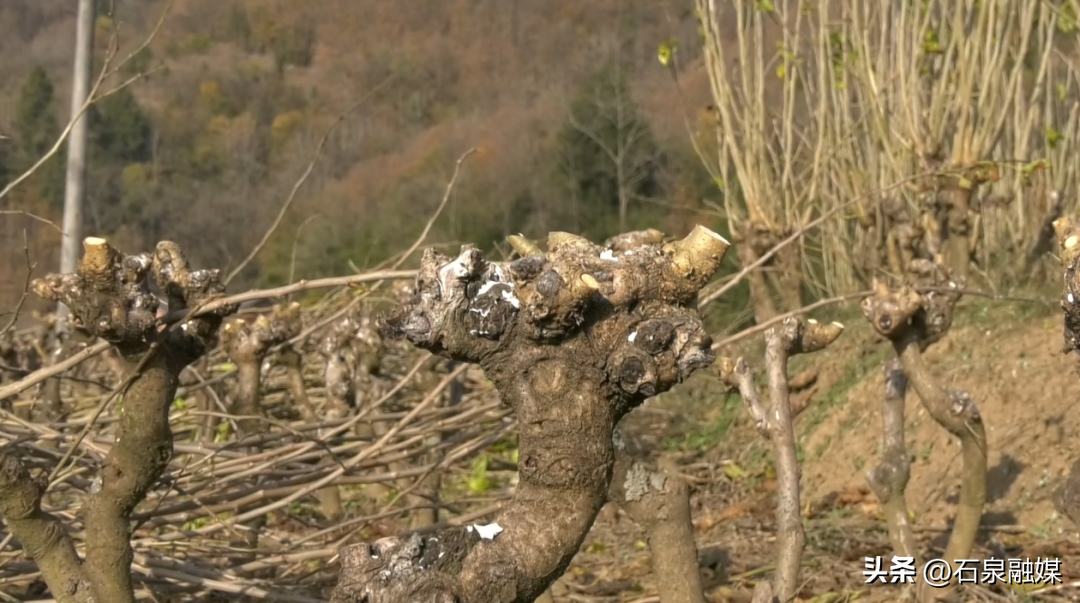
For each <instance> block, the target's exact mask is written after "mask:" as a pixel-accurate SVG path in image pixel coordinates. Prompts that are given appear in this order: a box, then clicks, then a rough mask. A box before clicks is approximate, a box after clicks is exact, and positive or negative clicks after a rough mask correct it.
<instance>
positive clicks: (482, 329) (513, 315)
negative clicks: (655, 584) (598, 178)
mask: <svg viewBox="0 0 1080 603" xmlns="http://www.w3.org/2000/svg"><path fill="white" fill-rule="evenodd" d="M727 247H728V244H727V242H726V241H724V240H723V239H722V238H721V237H719V236H718V235H716V234H715V233H712V232H710V231H708V230H706V229H704V228H702V227H700V226H699V227H697V228H695V229H694V231H693V232H692V233H691V234H690V235H689V236H688V237H687V238H686V239H683V240H682V241H678V242H675V243H670V244H667V245H663V246H650V247H641V248H638V249H635V250H633V251H632V254H630V253H623V254H620V255H618V256H615V257H611V258H610V260H608V259H604V258H603V257H602V254H604V252H605V250H604V249H603V248H601V247H599V246H597V245H594V244H592V243H590V242H588V241H587V240H585V239H583V238H581V237H577V236H574V235H570V234H567V233H551V234H550V235H548V251H547V253H546V254H544V255H533V256H528V257H525V258H522V259H520V260H516V261H514V262H509V263H503V264H498V263H490V262H487V261H485V260H484V259H483V257H482V255H481V253H480V251H479V250H477V249H475V248H473V247H471V246H466V247H464V248H463V249H462V251H461V254H460V255H459V256H458V257H457V259H451V258H448V257H445V256H443V255H441V254H439V253H437V252H436V251H434V250H433V249H428V250H427V251H425V253H424V257H423V259H422V260H421V268H420V274H419V275H418V276H417V280H416V283H417V292H416V295H415V297H414V298H413V299H412V300H411V303H410V304H408V305H406V306H404V307H403V308H402V309H400V310H399V311H397V312H395V313H394V314H392V315H390V316H388V317H386V319H385V322H384V323H383V325H384V327H383V331H384V333H385V334H386V335H388V336H390V337H395V338H401V337H406V338H408V339H409V340H410V341H412V342H413V343H414V344H415V345H417V346H418V347H421V348H424V349H428V350H430V351H432V352H434V353H437V354H439V355H442V356H444V357H448V358H452V359H455V360H459V361H463V362H477V363H479V364H480V366H481V367H482V368H483V369H484V372H485V374H486V376H487V377H488V378H489V379H491V381H492V382H493V383H494V384H495V387H496V388H497V389H498V391H499V393H500V395H501V397H502V400H503V402H504V403H505V404H507V405H508V406H510V407H511V408H513V409H514V411H515V412H516V413H517V418H518V422H519V424H520V426H521V427H520V434H519V459H520V460H519V469H518V472H519V478H520V481H519V483H518V487H517V489H516V491H515V492H514V497H513V499H511V500H510V501H509V502H508V503H506V505H505V506H504V507H503V509H502V511H501V513H500V514H499V516H498V519H497V522H496V523H494V524H491V525H490V526H467V527H464V528H453V529H445V530H440V531H438V532H436V533H434V534H432V535H430V536H426V537H421V536H419V535H414V536H412V537H411V538H410V539H408V540H405V539H401V538H388V539H383V540H380V541H377V542H375V543H371V544H360V545H353V546H349V547H346V548H345V549H342V550H341V552H340V554H341V561H342V571H341V575H340V578H339V582H338V587H337V589H336V590H335V592H334V596H333V598H332V601H334V602H337V603H346V602H355V601H366V602H367V603H390V602H394V603H397V602H400V601H447V602H449V601H463V602H466V603H488V602H491V603H494V602H500V603H509V602H521V603H524V602H530V603H531V602H532V601H534V600H535V599H536V598H537V597H538V596H540V595H541V593H543V592H544V590H545V589H546V588H547V587H548V586H549V585H550V584H551V583H552V581H554V580H555V579H556V578H558V577H559V576H560V575H561V574H562V573H563V572H564V571H565V570H566V568H567V566H568V565H569V563H570V560H571V559H572V558H573V557H574V555H575V554H576V553H577V551H578V548H579V547H580V545H581V543H582V541H583V540H584V538H585V535H586V534H587V533H588V531H589V528H590V527H591V526H592V523H593V521H594V519H595V518H596V515H597V513H598V512H599V511H600V508H601V507H602V506H603V505H604V503H605V502H606V501H607V498H608V489H609V485H610V482H611V475H612V465H613V463H614V448H613V445H612V434H613V430H614V428H615V425H616V424H617V423H618V421H619V419H621V418H622V416H623V415H625V414H626V413H627V412H629V411H630V410H631V409H633V408H634V407H636V406H638V405H639V404H641V403H642V402H643V401H644V400H645V399H646V398H648V397H651V396H653V395H656V394H658V393H661V392H663V391H666V390H667V389H669V388H671V387H672V386H673V385H675V384H676V383H677V382H679V381H681V380H682V379H684V378H686V377H687V376H689V374H690V373H692V372H693V371H695V370H697V369H698V368H702V367H704V366H707V365H708V364H709V363H711V362H712V360H713V354H712V350H711V347H710V345H711V339H710V338H709V336H708V334H707V333H705V331H704V330H703V328H702V325H701V322H700V319H699V318H698V316H697V314H696V312H694V311H693V310H691V309H689V305H690V304H691V303H693V301H694V300H695V297H696V295H697V293H698V291H699V290H700V289H701V287H702V286H704V285H705V283H707V282H708V280H709V279H710V278H711V277H712V275H713V274H714V272H715V271H716V270H717V268H718V267H719V265H720V261H721V260H722V258H723V255H724V253H725V251H726V250H727Z"/></svg>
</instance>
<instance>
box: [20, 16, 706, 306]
mask: <svg viewBox="0 0 1080 603" xmlns="http://www.w3.org/2000/svg"><path fill="white" fill-rule="evenodd" d="M101 4H102V6H103V7H107V6H108V5H109V2H102V3H101ZM114 6H115V11H114V13H113V14H112V15H111V16H109V15H107V14H104V13H102V14H101V15H100V16H99V19H98V28H97V40H96V42H97V47H98V54H97V56H98V58H99V63H100V60H101V59H102V58H103V57H104V56H105V50H106V48H107V46H108V43H109V38H110V36H111V35H112V32H113V31H115V27H116V26H117V25H119V26H120V40H121V51H120V53H119V54H120V56H126V55H127V54H128V53H130V51H131V49H132V48H133V47H135V46H136V45H137V44H139V43H140V42H141V41H142V40H143V39H144V38H145V36H146V35H147V34H148V32H149V31H150V30H151V29H152V28H153V25H154V23H155V22H156V21H157V19H158V18H159V17H160V15H161V13H162V11H163V10H164V8H165V6H166V3H165V2H162V1H160V0H117V1H116V2H115V3H114ZM74 10H75V8H74V6H73V5H72V3H70V2H66V1H63V0H9V1H8V2H4V3H3V4H2V5H0V129H3V130H5V131H12V132H18V131H19V124H18V123H16V122H17V120H18V119H20V117H19V115H18V114H19V111H18V107H19V99H20V95H23V94H25V90H24V88H25V84H26V81H27V78H28V77H29V74H30V73H31V72H32V71H33V69H34V68H35V67H43V68H44V69H45V70H46V72H47V73H48V75H49V79H50V80H51V83H52V85H53V88H54V90H53V102H52V104H51V105H50V107H42V108H41V110H42V111H45V110H48V111H52V112H53V113H54V114H55V116H56V121H57V122H58V123H59V124H60V125H62V124H63V123H65V122H66V119H67V114H68V104H69V97H68V94H69V92H68V90H69V84H68V81H69V77H70V76H69V71H70V63H71V57H72V52H73V50H72V36H73V31H74ZM696 37H697V34H696V22H695V21H694V19H693V14H692V3H691V2H690V1H689V0H680V2H676V3H673V4H671V5H670V6H667V7H666V8H665V6H664V4H663V3H656V2H651V1H647V0H634V1H629V0H624V1H622V2H619V1H615V0H600V1H595V2H588V3H581V2H575V1H571V0H550V1H548V2H543V3H537V2H523V1H521V0H447V1H441V2H429V1H426V0H402V1H398V2H377V1H374V0H362V1H358V0H320V1H318V2H301V1H298V0H293V1H288V0H247V1H244V0H177V1H174V2H173V3H172V4H171V9H170V12H169V14H168V15H167V17H166V19H165V22H164V25H163V27H162V28H161V30H160V32H159V33H158V35H157V37H156V39H155V40H154V41H153V43H152V44H151V46H150V49H149V51H148V52H145V53H142V54H141V55H139V56H138V57H136V60H135V61H134V62H133V63H132V64H130V65H129V69H127V70H126V71H125V73H124V74H122V75H131V74H133V73H136V72H138V71H139V70H147V69H152V68H153V67H155V66H158V67H160V70H158V71H155V72H154V73H152V75H150V76H148V77H146V78H143V79H141V80H140V81H138V82H136V83H135V84H134V85H133V86H132V87H131V89H130V90H131V92H132V93H133V94H132V95H131V99H129V100H128V101H125V102H126V104H122V103H121V101H117V102H116V103H113V104H114V105H117V106H112V107H111V108H110V107H103V108H102V111H101V113H102V114H103V115H104V116H98V117H96V118H95V122H93V123H94V124H96V125H95V126H94V127H95V128H96V130H95V132H96V134H95V140H97V141H99V144H98V145H97V147H95V151H93V152H92V155H93V157H92V168H91V176H90V199H89V203H90V207H89V208H88V212H87V220H88V224H87V229H88V231H92V232H96V233H99V234H105V235H108V236H112V237H114V238H116V239H117V240H118V242H120V243H121V244H124V245H127V246H135V247H140V246H146V245H149V244H151V243H152V242H153V241H154V240H157V239H160V238H171V239H176V240H178V241H180V242H181V243H184V244H186V245H187V246H188V247H190V248H193V250H194V253H195V255H196V256H197V257H196V259H197V261H200V262H204V263H213V264H217V265H235V263H236V262H238V261H239V259H240V258H242V257H243V256H244V255H245V254H246V253H247V251H248V250H249V249H251V248H252V246H254V245H255V243H256V242H257V241H258V239H259V238H260V237H261V235H262V233H263V232H264V231H265V229H266V228H267V227H268V225H269V224H270V223H271V222H272V220H273V217H274V215H275V214H276V212H277V210H278V209H279V207H280V206H281V203H282V202H283V201H284V199H285V198H286V197H287V196H288V192H289V190H290V189H291V188H292V186H293V183H294V181H295V179H296V178H297V177H298V175H299V174H300V173H301V172H302V171H303V170H304V168H305V167H306V164H307V163H308V162H309V161H310V158H311V157H312V153H313V150H314V148H315V146H316V143H317V141H318V139H319V138H320V137H321V136H322V134H323V133H324V132H325V130H326V128H327V127H329V125H330V124H331V123H332V122H333V121H334V120H335V119H336V118H337V117H338V116H339V115H340V114H341V113H342V112H343V111H344V110H345V109H346V108H347V107H349V106H350V105H352V104H354V103H356V102H358V101H360V100H362V99H364V98H365V97H367V96H369V95H370V98H369V99H368V100H367V101H366V102H365V103H364V104H363V105H362V106H360V107H358V108H357V109H356V110H355V111H354V112H352V113H351V114H349V115H348V116H346V117H345V119H344V121H343V123H342V124H341V125H340V126H339V127H338V128H337V130H336V131H335V134H334V135H333V136H332V138H331V140H330V141H329V143H328V145H327V147H326V149H325V152H324V156H323V157H322V159H321V160H320V163H319V165H318V167H317V168H316V169H315V171H314V173H313V174H312V177H311V178H310V180H309V181H308V182H307V184H306V185H305V186H304V188H303V189H302V190H301V192H300V194H299V195H298V198H297V200H296V202H295V204H294V205H293V206H292V207H291V208H290V210H289V212H288V214H287V216H286V219H285V222H284V223H283V225H282V227H281V228H280V229H279V230H278V232H277V233H276V235H275V237H274V238H273V239H272V241H271V242H270V244H269V245H268V247H267V249H266V250H265V251H264V252H263V253H262V254H261V255H260V256H259V258H258V261H257V262H256V263H255V265H253V266H252V267H251V268H250V269H249V271H248V272H247V273H245V275H244V276H245V278H244V280H245V281H246V282H247V283H249V284H253V283H256V282H263V283H265V282H280V281H281V280H283V279H284V278H286V277H287V276H288V272H289V264H290V263H291V257H292V248H293V244H294V240H296V245H297V253H296V257H297V265H296V267H295V269H294V272H295V274H296V275H298V276H299V275H305V276H311V275H316V274H325V273H331V272H337V273H340V272H342V271H346V270H348V269H349V268H348V262H349V261H351V262H353V263H354V264H357V265H361V266H363V265H368V264H371V263H374V262H378V261H380V260H382V259H384V258H385V257H386V256H388V255H390V254H392V253H394V252H396V251H400V250H402V249H403V248H404V247H406V246H407V245H406V243H405V241H406V240H408V239H410V238H411V237H412V236H414V235H415V233H417V232H418V231H419V229H420V228H421V227H422V225H423V222H424V221H425V217H426V216H427V215H428V214H429V213H430V211H432V209H433V208H434V207H435V205H436V204H437V203H438V200H439V198H441V196H442V191H443V187H444V186H445V182H446V180H447V179H448V177H449V173H450V171H451V168H452V165H453V162H454V159H455V158H456V157H457V156H458V155H459V154H460V153H462V152H463V151H464V150H466V149H467V148H469V147H474V146H476V147H479V148H480V149H481V150H482V153H481V155H480V156H477V157H475V158H473V159H472V160H470V162H469V163H468V167H467V170H466V173H465V175H464V176H463V179H462V182H461V185H460V188H459V189H458V195H457V197H456V199H455V202H454V204H453V207H452V208H451V210H450V211H449V212H448V214H447V215H446V216H445V217H444V218H443V219H442V220H441V221H440V223H439V224H438V227H437V229H436V232H435V233H434V236H433V240H436V241H438V240H441V241H465V240H468V241H472V242H475V243H477V244H479V245H481V246H484V247H490V246H491V245H493V244H494V243H495V242H496V241H499V240H501V238H502V237H503V236H505V235H506V234H509V233H512V232H519V231H521V232H526V233H528V234H530V235H532V236H539V235H540V234H542V233H543V232H544V231H546V230H548V229H570V230H584V231H591V232H590V233H589V234H592V235H595V236H606V235H607V234H610V231H611V230H612V229H613V228H614V227H615V226H617V225H616V224H615V223H614V222H613V220H614V218H613V216H614V215H615V214H614V213H613V212H614V211H615V209H616V208H613V207H612V206H611V203H612V199H613V197H612V195H613V192H612V191H613V190H614V188H613V187H614V184H613V180H612V179H613V176H612V174H613V173H614V172H613V170H612V169H611V168H612V166H611V165H610V162H609V161H607V160H605V159H604V158H603V156H602V151H601V149H600V148H599V147H596V148H592V147H589V145H591V144H592V143H590V142H588V139H589V137H585V136H582V132H575V131H574V129H573V128H571V126H570V125H569V121H568V119H567V117H568V115H569V113H570V112H571V110H573V111H576V112H577V114H579V121H580V120H581V119H587V120H591V122H590V123H589V124H587V127H588V128H589V129H592V130H594V131H595V133H600V134H601V135H602V136H608V137H614V138H612V140H616V139H617V138H618V136H619V134H618V133H617V132H616V131H615V130H612V128H611V127H610V123H608V122H610V121H611V120H608V119H607V118H606V117H605V116H607V115H610V114H611V111H613V110H614V106H615V103H613V102H612V98H614V97H613V96H612V94H614V93H610V94H609V92H610V91H611V90H615V89H616V88H615V87H613V86H615V84H614V83H613V82H614V81H615V76H612V75H611V73H616V74H617V76H618V77H619V78H623V77H625V81H626V85H627V89H628V91H629V93H630V94H629V96H628V97H627V98H624V99H623V101H624V102H625V101H627V100H628V99H629V100H632V103H631V104H629V105H627V106H628V107H630V108H631V109H632V110H633V111H635V112H636V114H637V116H638V118H639V122H640V124H642V125H643V126H644V127H645V128H646V129H647V130H648V133H649V134H650V136H649V137H648V140H649V141H650V142H649V144H650V145H652V146H650V147H649V150H648V156H643V158H642V159H641V160H640V163H641V165H642V166H645V167H644V168H642V169H643V170H647V171H648V173H647V174H645V175H644V176H643V178H642V182H645V180H646V179H647V180H648V182H650V183H651V184H650V185H649V186H648V187H646V186H645V185H644V184H642V185H641V186H639V187H638V188H639V189H640V190H639V191H638V192H639V193H640V194H639V197H640V198H638V199H636V200H635V201H634V202H633V203H632V204H631V206H630V208H629V212H628V214H629V219H630V220H631V221H632V224H631V225H636V226H641V225H644V224H645V223H648V224H649V225H652V224H656V223H657V222H658V221H659V222H660V226H661V227H664V228H670V229H674V230H679V229H683V228H685V227H686V225H687V222H688V221H689V220H691V219H694V218H695V217H696V214H695V212H696V211H697V210H700V209H701V208H702V207H703V206H702V204H701V203H700V199H701V197H702V196H703V195H705V194H712V190H711V186H710V182H709V179H708V176H707V174H706V173H705V171H704V169H702V168H701V166H700V160H699V159H698V158H697V156H696V155H695V154H694V153H693V150H692V149H691V148H690V144H689V135H688V133H687V130H686V123H685V118H684V115H685V116H686V118H688V119H689V121H690V125H691V127H695V128H696V127H697V125H696V123H695V120H696V115H697V114H698V112H699V110H700V109H701V108H702V107H704V106H705V105H706V104H707V103H708V87H707V80H706V79H705V77H704V72H703V70H701V69H699V68H695V67H694V65H695V64H696V59H697V55H698V54H699V49H698V48H697V44H696ZM670 39H677V40H678V41H679V49H680V50H679V58H680V60H681V61H682V65H683V67H684V71H683V74H682V76H681V78H682V80H681V81H682V84H683V90H684V92H685V94H686V95H687V96H686V98H685V99H684V101H685V107H684V106H683V103H684V101H681V100H680V98H679V96H678V94H677V89H676V87H675V85H674V83H673V80H672V77H671V74H670V73H669V71H668V69H667V68H665V67H664V66H662V65H661V64H660V63H659V61H658V60H657V58H656V52H657V47H658V45H659V44H660V43H663V42H665V41H667V40H670ZM687 65H689V66H690V67H689V68H687V67H686V66H687ZM605 74H606V75H605ZM605 77H606V78H608V79H607V80H605V79H604V78H605ZM116 81H119V78H114V81H113V84H115V82H116ZM609 81H610V82H609ZM620 81H621V80H620ZM589 82H593V83H595V82H601V84H602V85H599V86H593V88H588V86H590V85H591V84H589ZM607 83H612V84H611V86H607ZM601 88H602V89H601ZM590 95H593V96H595V98H591V97H590ZM620 98H622V97H620ZM575 103H576V104H575ZM121 104H122V106H120V105H121ZM589 105H593V106H592V107H591V108H590V106H589ZM574 107H577V108H576V109H575V108H574ZM684 109H685V110H684ZM135 114H137V115H136V117H135V118H130V116H131V115H135ZM144 118H145V122H146V123H148V124H149V127H147V128H142V127H139V123H141V122H140V121H139V120H143V119H144ZM132 121H135V122H138V123H135V124H134V125H133V124H132V123H131V122H132ZM589 134H590V136H591V134H593V132H590V133H589ZM124 137H126V138H124ZM16 138H18V137H17V136H16ZM117 139H123V144H124V145H125V146H124V148H126V149H139V150H144V152H140V153H134V154H133V153H128V154H126V155H125V154H123V153H121V154H119V155H118V154H116V152H115V150H116V149H115V148H113V147H115V146H116V145H115V144H113V147H109V145H108V144H106V143H101V142H100V141H101V140H112V141H114V143H115V141H116V140H117ZM583 141H584V142H583ZM23 143H24V141H20V140H15V141H12V142H11V143H10V144H9V145H8V149H7V154H6V156H5V155H0V161H5V157H6V162H7V166H8V169H7V172H8V173H9V175H10V173H11V172H15V171H18V170H17V168H19V167H20V166H21V165H22V164H21V163H20V161H22V162H23V163H25V161H28V159H29V158H28V157H25V156H24V157H22V158H21V159H20V154H22V155H29V153H27V152H26V151H25V149H22V148H21V147H20V144H23ZM107 147H108V148H107ZM593 147H595V145H593ZM645 152H646V151H644V150H643V151H642V153H645ZM568 162H572V163H573V164H574V165H569V164H568ZM57 173H58V174H59V173H62V170H59V172H57ZM50 177H52V176H49V175H47V174H46V175H44V176H42V178H40V179H39V180H48V179H49V178H50ZM46 184H47V183H46ZM635 186H637V184H636V183H635ZM53 188H56V187H55V186H54V187H53ZM47 189H48V187H47V186H44V185H43V184H42V183H27V185H26V186H25V187H22V188H21V189H20V191H19V194H17V195H14V196H12V197H10V198H8V199H6V200H4V201H0V203H5V204H6V206H14V207H18V208H21V209H28V210H32V211H35V212H38V213H41V214H44V215H47V216H51V217H53V218H58V217H59V210H58V203H57V201H56V198H55V193H47V192H43V191H46V190H47ZM60 190H62V185H61V186H60ZM635 190H638V189H635ZM50 195H51V196H50ZM312 216H316V217H314V218H312ZM309 218H311V220H310V223H307V225H306V226H305V227H304V229H303V231H302V232H301V235H300V237H299V239H297V237H296V235H297V231H298V228H299V227H300V225H301V224H302V223H305V220H308V219H309ZM698 219H704V220H707V221H711V220H713V218H711V217H707V216H705V217H698ZM2 228H3V230H0V233H2V238H0V245H3V248H2V249H0V266H2V268H0V283H3V286H2V287H0V289H3V290H4V291H10V290H12V285H16V284H18V285H17V287H19V286H21V282H22V278H23V272H24V266H23V262H22V260H21V259H19V258H20V257H21V246H22V243H21V241H22V235H21V232H22V229H23V228H28V229H30V230H29V232H30V235H31V242H32V247H33V253H34V257H35V259H36V260H37V261H38V262H39V263H40V266H41V269H42V270H44V269H54V268H55V266H54V264H55V261H56V260H55V258H56V254H55V252H54V251H53V249H52V248H53V246H54V244H55V242H56V240H57V236H58V235H57V234H56V233H55V231H52V230H51V229H49V228H47V227H43V226H41V225H40V224H35V223H31V222H28V221H27V222H25V223H24V221H23V220H21V219H18V218H11V217H6V218H5V219H4V221H3V226H2Z"/></svg>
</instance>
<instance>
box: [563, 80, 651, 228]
mask: <svg viewBox="0 0 1080 603" xmlns="http://www.w3.org/2000/svg"><path fill="white" fill-rule="evenodd" d="M556 145H557V147H558V150H557V153H558V158H559V160H558V175H559V177H560V178H559V179H560V180H561V181H562V183H563V185H564V186H565V187H566V188H567V189H568V191H569V192H570V195H571V198H572V204H574V205H576V211H575V213H576V215H575V219H574V220H573V222H575V223H576V224H575V227H576V228H577V229H579V230H580V231H582V232H584V233H586V234H588V235H590V236H592V237H604V236H608V235H610V234H613V233H614V231H616V230H619V229H626V228H629V227H630V224H628V223H626V222H627V220H626V213H627V210H628V209H629V208H628V207H627V206H628V205H629V204H630V202H632V201H633V200H635V199H641V198H644V197H653V196H656V195H657V194H658V192H659V189H660V185H659V168H660V162H661V160H662V156H661V152H660V149H659V148H658V146H657V144H656V141H655V139H654V138H653V136H652V133H651V131H650V128H649V124H648V123H647V122H646V121H645V119H644V118H643V117H642V116H640V115H639V114H638V108H637V104H636V103H635V102H634V99H633V95H632V93H631V91H630V86H629V84H628V82H627V79H626V75H625V73H624V71H623V68H621V67H620V66H618V65H617V64H615V63H609V64H607V65H605V66H603V67H602V68H601V69H599V70H598V71H597V72H596V73H594V74H593V75H592V76H591V77H590V78H589V79H588V80H587V81H586V82H585V83H584V85H583V86H582V87H581V89H580V90H579V92H578V94H577V96H576V97H575V99H574V100H573V102H572V104H571V107H570V113H569V115H568V116H567V120H566V122H565V123H564V124H563V126H562V128H561V130H560V131H559V133H558V135H557V141H556ZM620 210H621V211H620ZM620 222H622V223H620ZM633 222H637V221H636V220H633Z"/></svg>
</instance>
